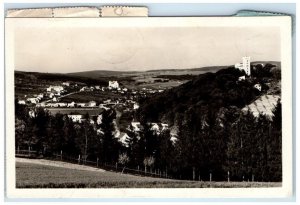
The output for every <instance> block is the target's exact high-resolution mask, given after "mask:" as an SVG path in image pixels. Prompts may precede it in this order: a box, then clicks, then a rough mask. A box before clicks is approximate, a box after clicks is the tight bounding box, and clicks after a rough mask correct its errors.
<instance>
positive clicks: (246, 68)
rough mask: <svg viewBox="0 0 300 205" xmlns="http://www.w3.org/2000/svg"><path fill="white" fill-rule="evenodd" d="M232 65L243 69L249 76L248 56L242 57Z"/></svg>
mask: <svg viewBox="0 0 300 205" xmlns="http://www.w3.org/2000/svg"><path fill="white" fill-rule="evenodd" d="M234 67H235V68H238V69H240V70H244V71H245V73H246V75H248V76H250V75H251V68H250V57H249V56H247V57H243V58H242V63H236V64H235V66H234Z"/></svg>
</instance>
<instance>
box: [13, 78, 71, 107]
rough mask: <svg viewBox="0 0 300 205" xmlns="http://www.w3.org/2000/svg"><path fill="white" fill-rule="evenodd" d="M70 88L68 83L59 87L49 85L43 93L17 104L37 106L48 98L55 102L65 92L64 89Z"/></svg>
mask: <svg viewBox="0 0 300 205" xmlns="http://www.w3.org/2000/svg"><path fill="white" fill-rule="evenodd" d="M67 86H70V83H69V82H63V83H62V86H61V85H51V86H49V87H47V88H46V92H45V93H40V94H35V95H33V97H30V98H26V100H19V102H18V103H19V104H26V103H28V104H38V103H39V102H40V101H41V100H42V99H43V98H45V97H48V98H50V99H52V101H54V102H56V101H57V97H58V96H61V94H63V93H64V92H65V89H64V87H67Z"/></svg>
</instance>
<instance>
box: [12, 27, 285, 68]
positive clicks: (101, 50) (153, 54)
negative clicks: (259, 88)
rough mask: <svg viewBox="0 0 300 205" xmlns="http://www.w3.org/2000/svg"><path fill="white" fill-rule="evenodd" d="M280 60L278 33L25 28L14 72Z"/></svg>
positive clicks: (18, 36) (233, 29)
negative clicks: (246, 58)
mask: <svg viewBox="0 0 300 205" xmlns="http://www.w3.org/2000/svg"><path fill="white" fill-rule="evenodd" d="M243 56H251V61H280V33H279V29H277V28H272V27H269V28H268V27H260V28H245V27H244V28H237V27H224V28H208V27H198V28H142V29H141V28H140V29H138V28H123V29H121V28H81V29H79V28H68V29H67V28H51V29H50V28H48V29H38V28H34V29H33V28H31V29H29V28H22V29H20V28H19V29H17V30H16V32H15V69H16V70H22V71H37V72H57V73H68V72H79V71H89V70H121V71H132V70H155V69H185V68H199V67H203V66H217V65H233V64H235V63H237V62H240V61H241V57H243Z"/></svg>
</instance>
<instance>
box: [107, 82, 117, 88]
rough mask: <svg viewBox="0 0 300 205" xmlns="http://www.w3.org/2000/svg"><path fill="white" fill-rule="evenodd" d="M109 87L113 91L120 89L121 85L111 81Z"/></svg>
mask: <svg viewBox="0 0 300 205" xmlns="http://www.w3.org/2000/svg"><path fill="white" fill-rule="evenodd" d="M108 87H109V88H112V89H118V88H119V83H118V81H109V82H108Z"/></svg>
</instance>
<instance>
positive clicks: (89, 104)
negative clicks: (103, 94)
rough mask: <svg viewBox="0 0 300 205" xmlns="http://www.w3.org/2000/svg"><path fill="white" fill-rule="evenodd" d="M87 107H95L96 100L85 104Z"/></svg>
mask: <svg viewBox="0 0 300 205" xmlns="http://www.w3.org/2000/svg"><path fill="white" fill-rule="evenodd" d="M87 106H88V107H96V102H95V101H90V102H88V104H87Z"/></svg>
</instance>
